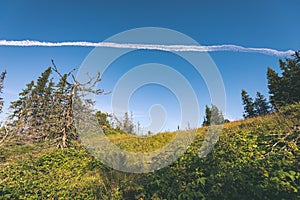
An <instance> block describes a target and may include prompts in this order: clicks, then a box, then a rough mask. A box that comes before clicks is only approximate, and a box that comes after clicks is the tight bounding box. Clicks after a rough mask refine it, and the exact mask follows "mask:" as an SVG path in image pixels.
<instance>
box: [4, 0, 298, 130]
mask: <svg viewBox="0 0 300 200" xmlns="http://www.w3.org/2000/svg"><path fill="white" fill-rule="evenodd" d="M299 9H300V4H299V1H297V0H286V1H279V0H278V1H276V0H265V1H258V0H256V1H255V0H254V1H243V0H241V1H237V0H231V1H221V0H220V1H209V0H205V1H201V0H198V1H196V0H194V1H193V0H192V1H178V0H173V1H157V0H154V1H91V0H86V1H83V0H80V1H79V0H73V1H71V0H64V1H58V0H52V1H47V0H45V1H38V0H28V1H21V0H19V1H16V0H11V1H8V0H7V1H0V40H38V41H51V42H62V41H90V42H101V41H103V40H105V39H107V38H109V37H111V36H112V35H115V34H117V33H119V32H122V31H126V30H129V29H133V28H140V27H163V28H169V29H173V30H176V31H179V32H182V33H184V34H186V35H188V36H189V37H191V38H193V39H194V40H196V41H197V42H198V43H200V44H201V45H222V44H234V45H241V46H244V47H264V48H271V49H276V50H280V51H286V50H289V49H291V50H297V49H300V40H299V32H300V27H299V26H298V25H297V21H298V17H299V16H298V13H299ZM92 50H93V48H91V47H7V46H0V69H1V70H4V69H6V70H7V72H8V74H7V79H6V80H5V90H4V92H5V94H4V97H5V100H6V105H7V104H8V102H9V101H11V100H14V99H16V98H17V95H16V94H17V93H18V92H20V90H21V89H22V88H24V86H25V84H26V83H28V82H29V81H30V80H35V79H36V78H37V77H38V76H39V75H40V73H41V72H42V71H43V70H44V69H46V68H47V67H48V66H50V64H51V62H50V60H51V59H52V58H53V59H55V61H56V64H57V65H58V66H59V68H60V69H61V70H62V71H65V72H67V71H69V70H70V69H72V68H73V67H77V66H80V65H81V63H82V62H83V61H84V59H85V57H86V56H87V55H88V54H89V53H90V52H91V51H92ZM210 56H211V57H212V58H213V60H214V62H215V63H216V65H217V67H218V69H219V71H220V73H221V75H222V78H223V81H224V86H225V90H226V95H227V106H226V107H227V108H226V110H227V111H226V117H228V118H229V119H240V118H242V112H243V107H242V105H241V98H240V92H241V90H242V89H245V90H247V91H248V92H249V93H250V95H252V96H254V95H255V93H256V91H260V92H262V93H263V94H265V95H267V91H268V90H267V80H266V69H267V66H271V67H272V68H274V69H276V70H278V59H279V57H277V56H274V55H264V54H259V53H242V52H212V53H210ZM155 59H156V61H155ZM176 59H177V60H176ZM176 59H175V58H173V57H172V55H170V54H168V53H161V52H160V53H159V52H157V51H146V50H143V51H137V52H136V53H134V54H133V55H128V56H127V58H124V59H120V60H119V61H118V62H116V63H114V65H115V66H112V68H111V70H108V71H107V72H106V75H105V74H103V83H101V84H100V85H99V87H102V86H103V87H104V89H106V90H111V89H112V88H113V84H114V83H115V82H116V81H115V82H114V81H111V80H117V77H120V75H121V74H122V73H123V72H124V71H122V70H125V69H127V70H129V69H130V68H131V67H134V66H135V65H136V64H142V63H147V62H150V61H151V62H154V61H155V62H162V63H165V64H168V65H171V66H173V67H174V68H178V69H179V68H180V67H181V66H183V65H184V66H185V63H184V61H182V60H180V59H178V58H176ZM122 60H123V61H122ZM120 66H124V67H123V69H121V67H120ZM124 68H125V69H124ZM179 70H181V73H183V74H186V75H187V78H188V79H189V80H191V83H192V85H193V87H194V88H195V90H197V95H198V98H200V111H201V114H203V112H204V105H205V104H209V96H208V93H207V91H206V88H205V84H203V81H202V80H201V77H198V76H197V75H194V73H193V71H192V70H191V69H188V68H187V67H184V68H183V67H181V68H180V69H179ZM125 71H126V70H125ZM105 78H106V79H105ZM194 79H196V80H198V79H199V82H200V84H198V85H197V83H196V81H193V80H194ZM153 91H155V92H156V93H158V94H159V96H160V97H161V98H157V97H156V98H151V95H149V94H151V93H152V94H153ZM152 96H153V95H152ZM108 98H109V97H103V99H102V100H101V99H99V106H100V108H101V109H103V110H108V108H107V105H105V104H107V99H108ZM101 103H102V104H104V105H100V104H101ZM156 103H161V104H162V105H165V106H166V111H167V112H169V115H168V116H172V117H174V119H173V118H172V119H171V122H170V123H168V124H167V125H166V127H165V129H170V130H174V129H176V127H177V126H176V124H177V123H178V122H177V121H178V120H179V118H180V113H179V111H178V104H177V103H176V99H175V97H174V95H172V94H170V91H168V90H167V89H166V88H162V87H158V86H155V85H152V86H147V87H144V88H141V89H140V90H138V91H137V92H136V93H135V94H134V95H133V99H132V101H131V102H130V105H131V109H132V110H133V112H134V113H135V112H136V113H139V114H137V118H138V115H140V119H137V120H139V121H142V122H143V123H145V124H146V123H147V118H142V116H145V112H146V111H147V110H148V108H149V106H151V104H156ZM7 106H8V105H7ZM135 109H136V110H135ZM170 118H171V117H170ZM201 119H202V117H201ZM183 128H184V127H183Z"/></svg>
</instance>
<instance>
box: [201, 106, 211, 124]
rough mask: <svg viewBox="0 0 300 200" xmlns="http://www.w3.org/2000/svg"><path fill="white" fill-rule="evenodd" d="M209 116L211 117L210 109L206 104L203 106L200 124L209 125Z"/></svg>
mask: <svg viewBox="0 0 300 200" xmlns="http://www.w3.org/2000/svg"><path fill="white" fill-rule="evenodd" d="M210 118H211V110H210V108H209V107H208V105H206V106H205V116H204V120H203V123H202V125H203V126H209V125H210Z"/></svg>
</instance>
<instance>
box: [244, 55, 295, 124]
mask: <svg viewBox="0 0 300 200" xmlns="http://www.w3.org/2000/svg"><path fill="white" fill-rule="evenodd" d="M299 53H300V51H297V52H295V54H294V55H292V57H291V58H286V59H285V61H284V60H282V59H280V60H279V68H280V70H281V74H279V73H277V72H276V71H275V70H273V69H272V68H270V67H268V69H267V79H268V89H269V95H270V96H269V99H270V100H269V101H268V100H267V98H266V97H265V96H264V95H262V94H261V93H260V92H257V93H256V98H255V99H253V98H252V97H250V95H249V94H248V93H247V92H246V91H245V90H242V92H241V96H242V104H243V106H244V113H243V117H244V118H251V117H256V116H262V115H266V114H269V113H272V112H274V111H278V110H279V109H280V108H281V107H283V106H286V105H290V104H294V103H297V102H299V101H300V56H299Z"/></svg>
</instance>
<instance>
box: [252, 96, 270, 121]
mask: <svg viewBox="0 0 300 200" xmlns="http://www.w3.org/2000/svg"><path fill="white" fill-rule="evenodd" d="M254 108H255V115H256V116H262V115H266V114H269V113H270V109H271V107H270V105H269V103H268V101H267V99H266V97H265V96H264V95H262V94H261V93H260V92H257V93H256V98H255V101H254Z"/></svg>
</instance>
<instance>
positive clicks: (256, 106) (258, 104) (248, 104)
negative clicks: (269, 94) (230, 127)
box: [241, 90, 271, 119]
mask: <svg viewBox="0 0 300 200" xmlns="http://www.w3.org/2000/svg"><path fill="white" fill-rule="evenodd" d="M241 95H242V103H243V105H244V113H243V117H244V118H245V119H246V118H251V117H257V116H262V115H266V114H269V113H271V107H270V105H269V102H268V101H267V99H266V97H265V96H264V95H262V94H261V93H260V92H256V98H255V100H254V101H253V99H252V98H251V97H250V96H249V94H248V93H247V92H246V91H245V90H242V93H241Z"/></svg>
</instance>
